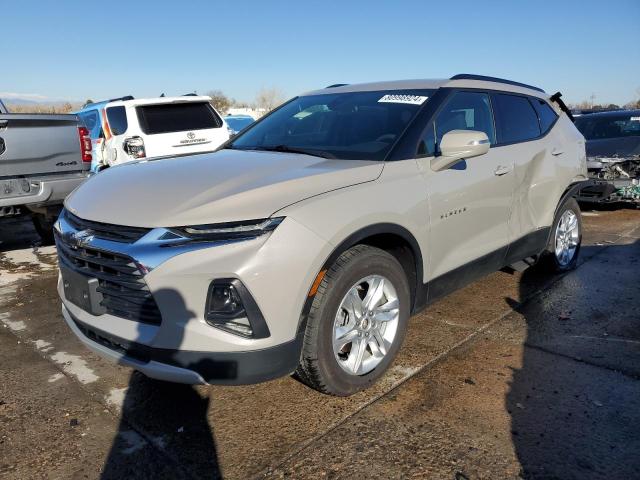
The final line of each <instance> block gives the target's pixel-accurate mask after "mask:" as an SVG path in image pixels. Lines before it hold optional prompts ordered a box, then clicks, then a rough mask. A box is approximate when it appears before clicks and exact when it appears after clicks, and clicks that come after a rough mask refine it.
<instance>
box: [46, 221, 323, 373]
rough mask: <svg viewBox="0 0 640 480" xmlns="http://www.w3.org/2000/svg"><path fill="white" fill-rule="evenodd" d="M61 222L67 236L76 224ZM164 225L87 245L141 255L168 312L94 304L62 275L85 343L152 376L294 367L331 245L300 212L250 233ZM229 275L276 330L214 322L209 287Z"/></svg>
mask: <svg viewBox="0 0 640 480" xmlns="http://www.w3.org/2000/svg"><path fill="white" fill-rule="evenodd" d="M56 228H57V229H58V235H59V238H62V236H64V235H68V234H70V233H74V232H77V231H76V230H73V229H72V227H71V226H70V224H68V223H67V222H65V219H64V216H63V217H61V219H60V220H59V223H58V225H57V227H56ZM165 233H166V231H164V229H152V230H151V231H150V232H149V233H148V234H146V235H145V236H143V237H142V238H140V239H139V240H137V241H135V242H133V243H121V242H120V243H118V242H114V241H108V240H105V239H103V238H93V237H91V236H89V237H82V242H83V243H82V246H81V247H79V248H87V247H88V248H91V249H98V250H100V251H102V252H107V253H108V252H112V253H118V254H120V255H126V256H128V257H130V258H131V259H133V261H134V262H135V264H136V265H138V268H140V270H141V271H143V272H145V274H144V282H145V283H146V285H147V286H148V289H149V291H150V292H151V294H152V295H153V299H154V301H155V303H156V304H157V307H158V309H159V311H160V313H161V322H159V324H149V323H144V322H140V321H136V320H135V318H123V317H120V316H116V315H115V314H110V313H101V314H91V313H89V311H85V310H84V309H83V308H80V307H79V306H77V305H76V304H74V303H71V301H69V299H67V298H66V296H65V289H64V285H63V282H62V279H59V282H58V292H59V295H60V297H61V299H62V302H63V313H64V316H65V319H66V321H67V323H68V324H69V327H70V328H71V329H72V330H73V332H74V333H75V334H76V335H77V336H78V337H79V338H80V339H81V340H82V341H83V343H85V344H86V345H87V346H88V347H89V348H91V349H92V350H94V351H96V352H97V353H99V354H101V355H103V356H105V357H107V358H109V359H111V360H112V361H115V362H118V363H121V364H125V365H129V366H131V367H133V368H135V369H137V370H140V371H141V372H143V373H145V374H146V375H148V376H150V377H153V378H160V379H164V380H168V381H174V382H180V383H190V384H194V383H222V384H247V383H256V382H260V381H264V380H268V379H271V378H275V377H278V376H282V375H286V374H289V373H291V372H293V371H294V370H295V368H296V366H297V365H298V362H299V358H300V350H301V339H302V335H303V333H304V332H303V329H301V328H300V324H301V323H300V319H301V312H302V309H303V306H304V303H305V301H306V299H307V294H308V292H309V289H310V287H311V285H312V283H313V280H314V278H315V275H316V274H317V272H318V271H319V270H320V268H321V266H322V262H323V261H324V259H325V258H326V256H327V255H328V252H329V250H330V248H331V246H330V245H329V244H328V243H326V242H325V241H324V240H322V239H320V238H319V237H318V236H317V235H316V234H314V233H313V232H311V231H310V230H308V229H307V228H305V227H304V226H302V225H300V224H299V223H297V222H295V221H294V220H293V219H286V220H285V221H284V222H282V224H280V225H279V226H278V228H277V229H276V230H275V231H273V232H270V233H268V234H265V235H263V236H261V237H259V238H255V239H252V240H246V241H236V242H222V243H218V244H211V243H195V244H184V242H182V243H180V240H175V239H174V240H175V243H172V242H174V240H168V241H165V240H163V238H165V237H164V236H165ZM310 252H314V255H313V256H310V255H309V253H310ZM223 278H224V279H226V278H235V279H238V280H240V281H241V282H242V284H243V285H244V286H245V287H246V289H247V291H248V292H249V293H250V295H251V297H252V298H253V300H255V303H256V305H257V307H258V308H259V310H260V312H261V313H262V316H263V317H264V321H265V322H266V324H267V326H268V332H269V334H268V336H267V337H265V338H247V337H243V336H239V335H236V334H233V333H230V332H228V331H225V330H222V329H219V328H216V327H214V326H212V325H210V324H209V323H207V321H206V320H205V306H206V305H205V304H206V300H207V292H208V287H209V285H210V284H211V282H212V281H214V280H217V279H223Z"/></svg>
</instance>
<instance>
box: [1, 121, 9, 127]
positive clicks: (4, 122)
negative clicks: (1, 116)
mask: <svg viewBox="0 0 640 480" xmlns="http://www.w3.org/2000/svg"><path fill="white" fill-rule="evenodd" d="M7 125H9V120H0V128H5V127H6V126H7Z"/></svg>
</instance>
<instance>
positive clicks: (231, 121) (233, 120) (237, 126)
mask: <svg viewBox="0 0 640 480" xmlns="http://www.w3.org/2000/svg"><path fill="white" fill-rule="evenodd" d="M224 120H225V122H227V125H229V127H231V128H232V129H233V130H235V131H236V132H239V131H240V130H242V129H243V128H244V127H246V126H248V125H251V124H252V123H253V122H254V120H253V118H251V117H226V118H225V119H224Z"/></svg>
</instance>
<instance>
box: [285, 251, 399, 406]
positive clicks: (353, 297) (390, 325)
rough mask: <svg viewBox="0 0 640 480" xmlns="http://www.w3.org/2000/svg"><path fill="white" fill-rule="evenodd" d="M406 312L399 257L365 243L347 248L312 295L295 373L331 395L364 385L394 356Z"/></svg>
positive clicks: (390, 361) (344, 393) (311, 385)
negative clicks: (300, 353)
mask: <svg viewBox="0 0 640 480" xmlns="http://www.w3.org/2000/svg"><path fill="white" fill-rule="evenodd" d="M409 312H410V289H409V283H408V281H407V277H406V274H405V272H404V270H403V268H402V266H401V265H400V263H399V262H398V260H396V258H395V257H393V256H392V255H391V254H389V253H387V252H385V251H384V250H380V249H378V248H374V247H371V246H368V245H356V246H355V247H352V248H350V249H349V250H347V251H346V252H344V253H343V254H342V255H340V257H339V258H338V259H337V260H336V261H335V263H334V264H333V265H332V266H331V267H330V268H329V270H327V272H326V274H325V275H324V278H323V279H322V282H321V283H320V286H319V288H318V291H317V293H316V295H315V298H314V299H313V303H312V306H311V310H310V311H309V315H308V317H307V326H306V330H305V336H304V343H303V348H302V355H301V359H300V365H299V366H298V370H297V372H296V373H297V375H298V378H299V379H300V380H301V381H303V382H304V383H306V384H307V385H309V386H310V387H312V388H314V389H316V390H318V391H320V392H323V393H328V394H331V395H338V396H348V395H352V394H354V393H356V392H358V391H360V390H364V389H366V388H367V387H369V386H370V385H371V384H373V383H374V382H375V381H376V380H378V379H379V378H380V377H381V376H382V375H383V374H384V372H385V371H386V370H387V369H388V368H389V365H390V364H391V363H392V362H393V360H394V358H395V356H396V354H397V353H398V350H399V349H400V346H401V345H402V341H403V340H404V336H405V332H406V328H407V322H408V320H409Z"/></svg>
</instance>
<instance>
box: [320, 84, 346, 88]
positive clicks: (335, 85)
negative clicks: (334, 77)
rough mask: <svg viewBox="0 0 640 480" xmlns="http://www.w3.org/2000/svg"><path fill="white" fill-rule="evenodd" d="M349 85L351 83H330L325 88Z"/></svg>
mask: <svg viewBox="0 0 640 480" xmlns="http://www.w3.org/2000/svg"><path fill="white" fill-rule="evenodd" d="M347 85H349V84H348V83H334V84H333V85H329V86H328V87H324V88H336V87H346V86H347Z"/></svg>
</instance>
